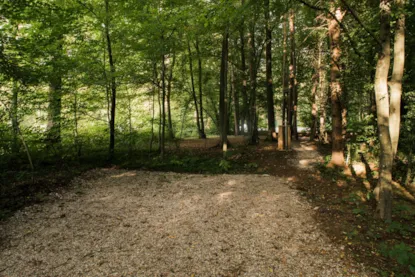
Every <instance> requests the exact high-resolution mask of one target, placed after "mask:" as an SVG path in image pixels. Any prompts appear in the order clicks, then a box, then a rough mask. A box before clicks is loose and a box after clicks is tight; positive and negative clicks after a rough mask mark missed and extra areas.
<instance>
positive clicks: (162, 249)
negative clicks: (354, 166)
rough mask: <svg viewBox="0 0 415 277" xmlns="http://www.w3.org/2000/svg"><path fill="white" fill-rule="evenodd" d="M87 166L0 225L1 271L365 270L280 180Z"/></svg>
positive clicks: (198, 273) (259, 273)
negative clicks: (62, 188) (69, 185)
mask: <svg viewBox="0 0 415 277" xmlns="http://www.w3.org/2000/svg"><path fill="white" fill-rule="evenodd" d="M88 174H89V175H91V176H94V178H92V179H91V178H86V179H87V180H86V179H77V180H76V181H75V182H74V185H73V189H72V190H70V191H69V192H65V193H61V194H57V193H55V194H53V195H50V197H49V198H50V200H49V201H47V202H46V203H44V204H42V205H35V206H31V207H28V208H26V209H24V210H22V211H20V212H17V213H16V214H15V215H14V217H12V218H11V219H9V220H8V221H7V222H2V223H1V224H0V276H19V277H20V276H366V274H365V270H364V268H363V266H361V265H356V264H355V263H354V262H353V261H350V260H348V259H347V258H345V257H344V253H343V251H342V248H341V247H340V246H336V245H334V244H332V243H331V242H330V240H329V239H328V238H327V237H326V235H325V234H324V232H323V231H321V230H319V226H318V224H317V223H316V222H315V221H314V219H313V217H312V214H313V212H314V210H313V208H312V207H311V206H310V204H309V203H308V202H307V200H306V199H305V198H303V197H302V196H300V195H299V192H297V191H295V190H293V189H290V188H289V182H288V180H286V179H284V178H278V177H272V176H261V175H216V176H207V175H188V174H176V173H157V172H142V171H122V170H115V169H111V170H95V171H92V172H89V173H88Z"/></svg>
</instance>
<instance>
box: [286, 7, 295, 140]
mask: <svg viewBox="0 0 415 277" xmlns="http://www.w3.org/2000/svg"><path fill="white" fill-rule="evenodd" d="M294 20H295V13H294V10H293V9H291V10H290V16H289V28H290V42H291V47H290V48H291V53H290V67H289V70H290V93H289V96H288V124H289V125H290V126H291V134H292V135H294V136H296V133H297V131H296V123H295V120H296V116H295V110H296V107H295V106H294V103H295V95H296V89H297V84H296V76H295V73H296V68H295V67H296V63H295V58H296V57H295V23H294Z"/></svg>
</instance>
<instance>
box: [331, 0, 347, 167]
mask: <svg viewBox="0 0 415 277" xmlns="http://www.w3.org/2000/svg"><path fill="white" fill-rule="evenodd" d="M330 5H331V13H332V14H333V15H334V16H335V18H334V17H332V18H330V19H329V22H328V32H329V38H330V53H331V61H330V97H331V111H332V121H333V123H332V126H333V128H332V152H331V160H330V165H332V166H339V167H343V166H344V164H345V159H344V138H343V115H342V103H341V97H342V93H343V89H342V84H341V70H342V65H341V54H342V50H341V47H340V45H341V28H340V24H339V23H340V22H341V21H342V20H343V17H344V12H343V11H342V10H341V8H340V7H338V6H336V5H335V1H331V2H330Z"/></svg>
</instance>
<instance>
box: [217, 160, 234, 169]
mask: <svg viewBox="0 0 415 277" xmlns="http://www.w3.org/2000/svg"><path fill="white" fill-rule="evenodd" d="M219 167H220V168H221V169H222V170H223V171H224V172H228V171H229V170H230V169H231V168H232V165H231V163H230V162H229V161H228V160H225V159H223V160H221V161H220V162H219Z"/></svg>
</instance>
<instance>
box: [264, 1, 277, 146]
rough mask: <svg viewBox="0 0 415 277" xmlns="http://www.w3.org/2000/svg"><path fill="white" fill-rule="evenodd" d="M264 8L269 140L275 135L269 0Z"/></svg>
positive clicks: (265, 2) (274, 137)
mask: <svg viewBox="0 0 415 277" xmlns="http://www.w3.org/2000/svg"><path fill="white" fill-rule="evenodd" d="M264 6H265V21H266V22H265V25H266V26H265V39H266V46H265V60H266V79H267V81H266V82H267V84H266V85H267V109H268V137H269V139H270V140H274V139H276V135H275V111H274V89H273V83H272V33H271V22H270V11H269V0H264Z"/></svg>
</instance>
